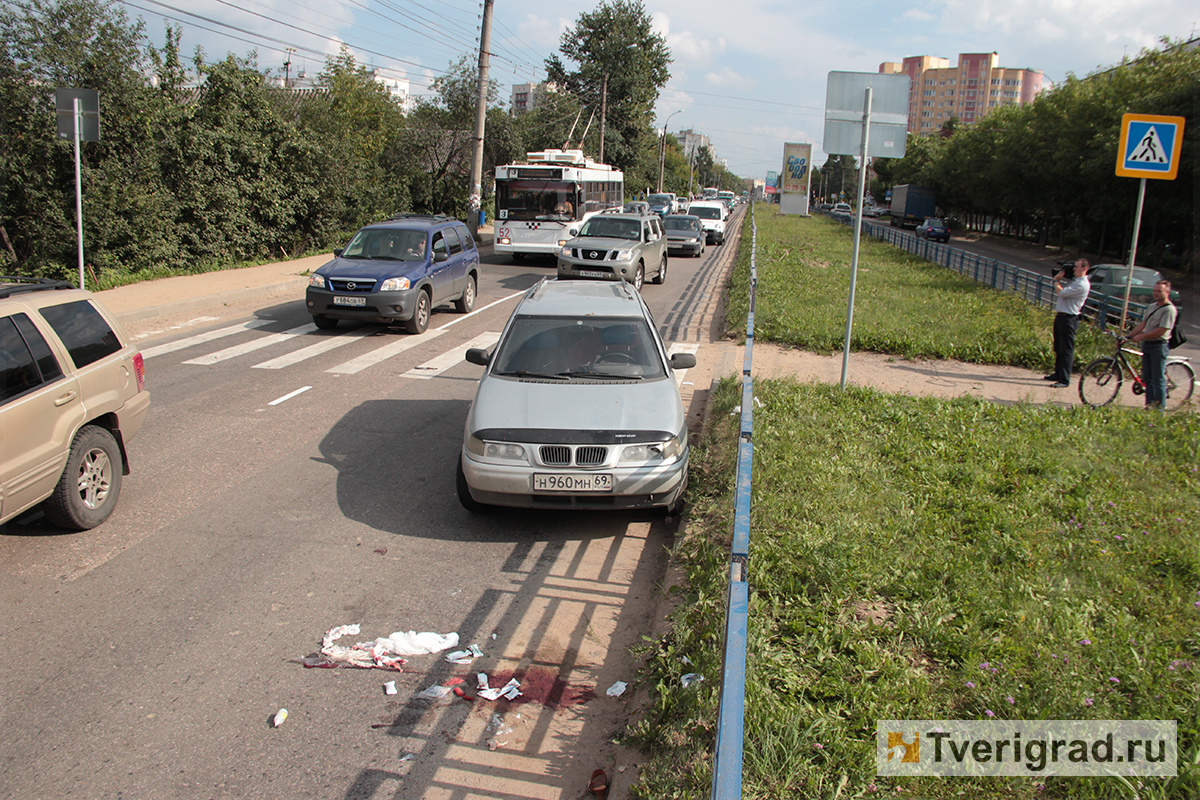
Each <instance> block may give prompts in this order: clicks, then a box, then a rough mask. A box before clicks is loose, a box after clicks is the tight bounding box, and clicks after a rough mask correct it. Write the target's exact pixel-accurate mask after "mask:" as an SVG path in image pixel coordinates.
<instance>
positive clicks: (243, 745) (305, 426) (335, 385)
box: [0, 248, 732, 798]
mask: <svg viewBox="0 0 1200 800" xmlns="http://www.w3.org/2000/svg"><path fill="white" fill-rule="evenodd" d="M731 250H732V248H710V249H709V251H708V254H707V255H706V256H705V257H704V258H703V259H688V258H673V259H671V261H670V270H669V273H668V276H667V281H666V283H665V285H663V286H655V285H650V284H647V285H646V287H645V289H644V292H643V294H644V296H645V297H646V298H647V299H648V301H649V304H650V306H651V308H652V310H653V312H654V314H655V317H656V320H657V322H658V324H659V326H660V329H661V330H662V332H663V335H664V338H665V339H667V340H668V344H670V343H671V342H691V343H693V344H698V345H699V344H702V343H703V341H707V335H708V333H709V330H708V329H709V327H710V326H711V324H712V310H713V308H714V307H715V301H716V298H717V296H718V295H719V292H720V288H721V287H720V281H719V278H720V277H721V274H722V263H721V262H722V257H723V256H724V254H725V253H727V252H730V251H731ZM484 260H485V266H484V269H483V279H482V280H481V284H480V286H479V301H478V303H477V311H476V312H474V313H472V314H470V315H459V314H455V313H454V312H453V311H451V310H449V309H448V308H444V309H441V310H440V311H439V312H438V313H435V314H434V316H433V318H432V320H431V322H430V326H429V330H428V331H427V332H426V333H425V334H423V335H421V336H407V335H405V334H403V333H400V332H398V331H397V330H389V329H387V328H384V327H382V326H377V325H352V324H349V323H342V324H341V325H339V327H338V328H337V329H335V330H334V331H329V332H325V331H316V330H313V329H311V323H310V318H309V315H308V314H307V313H306V311H305V310H304V307H303V303H302V298H300V297H297V298H295V299H294V300H290V301H288V302H285V303H282V304H278V305H274V306H272V307H268V308H259V309H253V308H249V309H237V308H231V309H229V310H228V311H227V312H225V313H222V314H221V315H220V316H218V317H212V316H209V317H202V318H188V319H181V320H179V321H178V324H177V325H175V326H170V329H165V330H162V331H158V332H151V333H150V334H149V335H147V336H146V338H144V339H142V340H141V341H140V345H141V347H142V350H143V353H144V355H145V356H146V372H147V383H148V387H149V389H150V390H151V392H152V405H151V410H150V414H149V417H148V419H147V421H146V423H145V426H144V427H143V429H142V431H141V433H140V434H139V435H138V436H137V438H135V439H134V440H133V441H132V442H131V443H130V447H129V450H130V453H129V455H130V462H131V466H132V474H130V475H128V476H126V478H125V481H124V485H123V489H122V494H121V498H120V503H119V505H118V509H117V511H116V513H115V515H114V516H113V517H112V518H111V519H110V520H109V521H108V522H107V523H106V524H105V525H103V526H101V527H100V528H98V529H96V530H93V531H89V532H83V533H77V534H67V533H63V532H61V531H58V530H55V529H52V528H50V527H49V526H48V525H47V524H46V523H45V521H44V519H42V518H40V517H39V516H38V515H36V514H35V515H33V516H26V517H24V518H22V519H19V520H17V521H15V522H12V523H10V524H9V525H8V526H7V530H6V531H5V535H3V536H0V574H2V575H3V581H2V589H0V596H2V599H3V603H4V607H5V608H6V609H7V612H6V614H5V624H4V625H3V628H2V630H0V647H2V648H3V652H4V653H5V654H6V656H7V658H6V662H7V663H6V667H5V670H4V674H3V676H2V677H0V694H2V695H3V697H4V698H5V702H4V711H3V733H2V734H0V741H2V742H3V745H2V747H0V758H2V759H3V767H2V768H3V775H4V778H3V781H2V782H0V796H4V797H20V798H28V797H75V798H110V797H138V798H142V797H164V798H165V797H179V798H191V797H246V798H252V797H262V798H279V797H289V798H306V797H311V798H341V797H345V798H374V797H395V798H401V797H403V798H409V797H412V798H416V797H435V796H437V797H467V796H486V795H487V792H486V791H485V792H484V795H471V794H470V792H468V790H467V789H466V788H465V787H467V786H469V785H473V783H477V782H478V781H479V780H480V778H481V773H482V772H483V771H484V769H483V767H482V766H481V765H480V763H478V762H473V761H472V759H473V758H475V756H473V755H472V754H473V753H478V752H479V748H478V747H475V748H474V749H470V748H467V749H463V748H461V747H459V748H456V747H454V743H455V737H456V731H458V730H459V728H460V727H461V726H462V725H463V724H464V722H465V715H466V713H467V712H466V711H464V710H462V706H457V707H454V706H439V705H432V706H431V705H429V704H428V703H421V702H416V701H414V700H413V697H414V695H415V694H416V693H418V692H420V691H421V690H422V689H424V688H425V687H426V686H428V685H429V684H430V683H433V682H436V681H437V680H439V679H442V678H444V677H445V676H446V675H447V674H449V671H450V665H448V664H446V663H444V662H443V661H442V660H441V659H440V658H439V657H435V656H418V657H414V659H413V661H412V663H411V664H410V666H409V667H407V668H406V670H405V672H404V673H401V674H387V673H380V672H378V671H360V670H320V669H313V670H307V669H304V668H303V667H302V666H300V665H299V664H298V663H297V661H298V660H299V659H300V658H302V657H303V656H305V655H307V654H310V653H313V652H315V651H317V650H318V649H319V646H320V640H321V636H322V634H323V632H324V631H326V630H327V629H329V628H332V627H334V626H337V625H341V624H346V623H361V624H362V634H361V635H360V636H356V637H349V638H348V640H347V641H345V642H342V643H350V642H352V641H360V640H365V639H372V638H375V637H377V636H387V635H388V634H390V633H391V632H393V631H406V630H416V631H433V632H439V633H449V632H456V633H458V635H459V637H460V639H461V642H462V644H463V645H466V644H468V643H472V642H478V643H480V644H481V645H482V646H483V648H484V650H485V651H491V652H493V653H494V652H496V651H497V650H498V649H502V648H504V647H505V646H506V644H511V639H512V637H514V636H515V635H516V633H515V632H516V631H517V630H518V629H523V630H525V631H526V633H523V634H522V636H528V637H530V639H531V641H530V643H529V644H528V650H529V658H528V661H529V662H530V663H533V664H537V663H541V662H547V663H546V666H547V668H549V669H552V670H553V671H554V674H564V673H565V672H566V671H568V670H569V668H570V667H571V662H572V659H576V658H577V655H578V652H579V650H580V648H581V647H582V646H583V644H584V642H583V639H584V638H586V637H587V636H588V635H589V632H588V631H587V630H586V626H581V629H580V630H579V631H572V632H570V633H571V635H570V637H568V639H567V640H565V641H555V642H544V641H540V640H539V634H538V633H537V632H538V631H543V630H545V629H546V627H545V626H544V625H542V623H541V621H540V618H539V617H538V615H539V614H544V613H547V612H546V611H545V608H544V604H542V603H541V602H540V601H538V602H535V599H536V598H538V597H539V591H540V590H542V589H544V588H545V587H546V586H547V585H548V584H549V583H550V582H552V581H570V580H575V581H577V583H578V585H577V586H576V588H575V591H577V592H579V593H582V594H583V595H584V597H585V599H586V596H587V593H588V592H596V593H597V595H596V596H597V599H599V600H602V599H603V597H601V594H602V592H601V589H600V588H599V587H600V584H599V583H596V582H592V583H589V582H588V580H585V578H584V577H583V576H581V575H580V573H579V569H578V565H579V564H581V563H583V562H584V561H585V560H587V559H591V560H592V561H595V560H597V559H599V562H600V563H601V564H603V563H606V562H605V559H606V558H608V554H611V553H616V551H617V550H618V549H619V548H620V547H622V546H625V545H627V544H628V543H629V542H634V543H637V544H638V546H639V547H640V548H641V549H640V550H639V551H638V554H637V555H636V556H635V560H636V563H635V566H634V568H633V574H634V577H635V581H634V583H635V584H636V585H638V586H640V587H641V588H640V591H642V594H643V602H642V603H641V604H640V606H639V605H638V604H633V603H631V604H630V607H629V608H628V609H627V610H625V609H622V608H618V609H617V612H616V613H618V614H628V618H625V617H621V618H619V619H618V620H617V624H618V626H620V625H624V627H626V628H629V629H630V630H631V631H632V633H633V634H634V635H636V634H637V633H640V631H641V630H642V629H643V626H644V625H645V624H646V620H645V619H644V618H642V617H639V616H637V615H638V614H644V611H645V606H646V605H647V603H651V604H652V602H653V601H652V600H646V596H648V595H650V594H652V593H653V585H654V582H655V581H656V580H657V579H658V577H659V576H660V574H661V559H662V555H663V552H664V549H665V544H666V542H667V541H668V539H669V535H670V531H669V530H668V529H667V527H666V525H665V524H664V521H663V520H662V519H661V517H660V516H658V515H655V514H650V513H616V514H586V515H584V514H567V513H549V512H546V513H527V512H515V511H512V512H510V511H501V512H498V513H494V514H490V515H484V516H472V515H470V514H468V513H467V512H466V511H464V510H463V509H462V508H461V507H460V505H459V503H458V500H457V497H456V495H455V489H454V468H455V461H456V459H457V457H458V451H459V447H460V444H461V437H462V426H463V422H464V420H465V417H466V413H467V408H468V405H469V403H470V401H471V398H472V396H473V393H474V389H475V383H476V381H477V378H478V375H479V370H480V368H479V367H476V366H473V365H470V364H467V363H465V362H464V361H462V359H461V352H462V351H464V350H465V348H466V347H467V346H468V345H469V344H470V343H472V342H478V341H479V340H480V337H482V338H483V339H485V340H486V338H487V337H488V336H495V335H497V334H498V333H499V331H500V330H501V328H502V326H503V324H504V322H505V320H506V319H507V317H508V315H509V313H510V312H511V310H512V308H513V307H514V304H515V300H516V298H517V296H519V294H520V293H521V292H522V291H523V290H524V289H526V288H527V287H529V286H531V285H532V284H533V283H534V282H536V281H537V280H538V279H539V278H541V277H543V276H545V275H550V274H552V273H553V262H552V261H550V260H547V261H545V262H543V263H539V262H537V261H525V262H522V263H521V264H512V263H507V262H503V261H501V260H499V259H497V258H496V257H494V256H485V259H484ZM239 312H241V313H239ZM447 354H450V355H447ZM585 556H586V558H585ZM573 585H574V584H573ZM603 591H610V589H609V588H605V589H604V590H603ZM528 631H533V633H532V634H530V633H528ZM523 646H524V645H523ZM547 653H552V655H547ZM617 656H619V658H616V657H614V658H615V660H614V662H613V663H611V664H610V663H608V662H606V663H604V664H600V665H598V666H597V667H596V669H594V670H593V671H592V673H590V674H591V677H592V680H591V682H590V684H589V685H588V686H582V687H573V688H572V687H565V688H563V691H565V692H568V693H569V691H572V690H577V691H583V692H587V691H593V690H596V689H597V688H600V689H602V688H604V687H606V686H607V685H609V684H610V683H611V682H612V681H614V680H616V679H618V678H623V679H629V678H630V677H631V675H630V674H629V673H628V671H625V670H627V669H628V655H627V654H626V653H619V654H617ZM553 662H558V663H553ZM618 662H619V663H618ZM389 678H392V679H395V680H396V682H397V688H398V690H399V693H398V695H397V696H396V697H394V698H389V697H387V696H385V695H384V694H383V692H382V690H381V685H382V684H383V682H384V681H385V680H388V679H389ZM280 708H287V709H288V710H289V713H290V716H289V719H288V721H287V722H285V723H284V725H283V726H282V727H280V728H278V729H275V728H272V727H271V726H270V725H269V724H268V720H269V719H270V718H271V717H272V716H273V715H274V714H275V713H276V711H277V710H278V709H280ZM604 724H611V722H605V723H604ZM610 738H611V730H608V729H606V730H601V731H599V732H593V735H592V739H594V740H596V741H606V740H607V739H610ZM534 745H537V747H535V749H534V752H535V753H537V752H540V751H539V750H538V747H540V748H541V751H546V752H550V751H558V752H559V755H558V756H553V755H551V756H548V757H547V758H548V761H547V762H546V763H543V764H539V765H536V766H529V767H528V773H529V775H530V776H531V778H530V780H531V781H533V782H534V783H536V782H538V781H541V782H543V783H548V784H554V783H556V782H566V781H567V778H566V777H564V776H567V775H568V774H569V773H570V771H571V770H570V768H569V765H568V764H566V763H561V762H565V761H567V760H568V759H570V758H572V757H573V756H574V755H578V754H573V753H572V752H571V743H570V742H545V743H541V744H539V743H538V742H534ZM484 751H485V752H484V754H485V755H486V748H484ZM464 753H465V755H463V754H464ZM406 755H411V756H412V757H411V758H409V759H405V758H404V757H405V756H406ZM497 755H500V754H497ZM556 758H557V759H558V761H556V760H555V759H556ZM518 761H519V760H518ZM517 763H518V762H514V764H517ZM448 765H450V766H452V767H453V768H454V769H447V766H448ZM582 766H583V765H580V767H581V768H582ZM513 769H514V770H515V771H517V772H520V771H521V769H524V768H523V767H518V766H514V767H513ZM588 770H589V773H588V774H590V766H589V767H588ZM456 776H457V777H456ZM547 776H550V777H547ZM485 777H486V776H485ZM571 780H574V778H573V777H572V778H571ZM560 788H562V789H564V790H566V788H567V787H566V786H561V787H560ZM574 788H578V787H577V786H575V787H574ZM523 796H532V795H530V794H525V795H523ZM539 796H541V795H539ZM546 796H550V795H549V794H547V795H546ZM554 796H558V795H554ZM570 796H574V795H573V794H571V795H570Z"/></svg>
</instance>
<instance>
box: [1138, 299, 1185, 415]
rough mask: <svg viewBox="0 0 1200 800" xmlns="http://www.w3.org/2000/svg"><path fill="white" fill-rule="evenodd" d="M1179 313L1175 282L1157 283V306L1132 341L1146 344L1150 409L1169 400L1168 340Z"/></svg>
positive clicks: (1144, 371)
mask: <svg viewBox="0 0 1200 800" xmlns="http://www.w3.org/2000/svg"><path fill="white" fill-rule="evenodd" d="M1177 313H1178V312H1177V310H1176V308H1175V306H1174V305H1172V304H1171V282H1170V281H1159V282H1158V283H1156V284H1154V305H1153V306H1151V307H1149V308H1147V309H1146V318H1145V319H1143V320H1142V321H1141V322H1139V323H1138V324H1137V326H1136V327H1135V328H1134V329H1133V331H1131V332H1130V334H1129V338H1130V340H1131V341H1134V342H1141V343H1142V380H1144V381H1145V382H1146V408H1159V409H1161V408H1162V407H1163V403H1164V402H1166V399H1167V340H1168V339H1170V338H1171V329H1172V328H1174V327H1175V320H1176V315H1177Z"/></svg>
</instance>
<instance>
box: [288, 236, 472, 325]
mask: <svg viewBox="0 0 1200 800" xmlns="http://www.w3.org/2000/svg"><path fill="white" fill-rule="evenodd" d="M333 255H334V259H333V261H330V262H329V263H328V264H325V265H324V266H322V267H320V268H319V269H317V270H316V271H315V272H314V273H313V274H312V276H311V277H310V278H309V279H308V290H307V291H306V292H305V302H306V304H307V306H308V313H310V314H312V317H313V323H314V324H316V326H317V327H318V328H321V329H323V330H327V329H329V328H333V327H334V326H336V325H337V323H338V320H340V319H351V320H363V321H366V322H383V323H385V324H389V325H395V324H400V323H403V324H404V327H405V329H406V330H407V331H408V332H409V333H422V332H424V331H425V329H426V328H427V327H428V326H429V315H430V314H431V313H432V311H433V309H434V308H436V307H437V306H439V305H441V304H443V303H448V302H451V301H453V302H454V306H455V308H456V309H457V310H458V311H459V312H461V313H463V314H466V313H467V312H469V311H471V309H473V308H474V307H475V296H476V294H477V292H478V289H479V248H478V247H477V246H476V244H475V239H474V237H472V236H471V232H470V230H468V229H467V226H466V225H464V224H463V223H461V222H459V221H458V220H455V219H451V218H449V217H444V216H435V215H430V214H398V215H396V216H395V217H392V218H391V219H389V220H385V221H383V222H376V223H374V224H373V225H368V226H367V227H365V228H363V229H362V230H360V231H359V232H358V233H356V234H354V238H353V239H351V240H350V243H349V244H347V245H346V246H345V247H344V248H343V249H341V250H334V251H333Z"/></svg>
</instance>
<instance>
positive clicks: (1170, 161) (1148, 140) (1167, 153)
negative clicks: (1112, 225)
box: [1117, 114, 1184, 330]
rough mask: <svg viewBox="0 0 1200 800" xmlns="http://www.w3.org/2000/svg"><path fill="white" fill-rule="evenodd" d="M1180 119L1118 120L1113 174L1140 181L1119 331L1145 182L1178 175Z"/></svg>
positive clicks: (1144, 116) (1150, 116)
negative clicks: (1117, 145) (1119, 135)
mask: <svg viewBox="0 0 1200 800" xmlns="http://www.w3.org/2000/svg"><path fill="white" fill-rule="evenodd" d="M1183 122H1184V118H1183V117H1160V116H1156V115H1154V114H1126V115H1125V116H1123V117H1122V118H1121V145H1120V147H1119V148H1118V149H1117V175H1118V176H1120V177H1122V178H1141V181H1140V182H1139V184H1138V199H1137V212H1136V213H1135V215H1134V220H1133V244H1132V246H1130V248H1129V269H1128V270H1127V272H1126V275H1125V303H1124V305H1123V306H1122V308H1121V329H1122V330H1124V328H1125V319H1126V317H1127V316H1128V314H1129V292H1130V288H1131V287H1132V286H1133V267H1134V264H1135V263H1136V261H1137V246H1138V233H1139V232H1140V230H1141V227H1142V206H1143V204H1144V203H1145V200H1146V179H1147V178H1150V179H1154V180H1164V181H1173V180H1175V176H1176V174H1178V172H1179V154H1180V152H1181V151H1182V150H1183Z"/></svg>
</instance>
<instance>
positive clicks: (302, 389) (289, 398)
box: [267, 386, 312, 406]
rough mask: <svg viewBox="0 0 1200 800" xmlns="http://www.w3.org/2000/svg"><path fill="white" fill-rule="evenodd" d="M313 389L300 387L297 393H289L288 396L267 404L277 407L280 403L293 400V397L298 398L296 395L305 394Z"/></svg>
mask: <svg viewBox="0 0 1200 800" xmlns="http://www.w3.org/2000/svg"><path fill="white" fill-rule="evenodd" d="M311 388H312V387H311V386H301V387H300V388H299V389H297V390H296V391H294V392H288V393H287V394H285V395H284V396H283V397H280V398H278V399H276V400H272V401H271V402H269V403H267V405H269V406H277V405H279V404H280V403H282V402H284V401H285V400H291V399H292V398H293V397H295V396H296V395H298V394H304V393H305V392H307V391H308V390H309V389H311Z"/></svg>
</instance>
